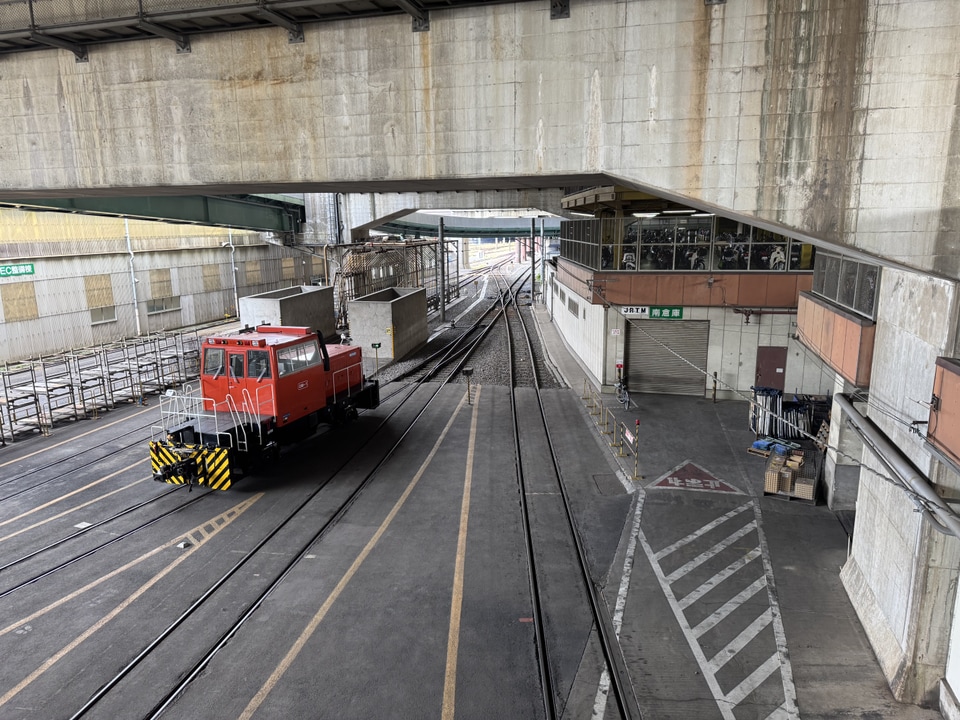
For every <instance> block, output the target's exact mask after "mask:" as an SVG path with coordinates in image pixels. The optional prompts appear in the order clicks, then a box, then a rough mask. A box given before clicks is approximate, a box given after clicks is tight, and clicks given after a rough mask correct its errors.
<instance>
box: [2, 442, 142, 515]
mask: <svg viewBox="0 0 960 720" xmlns="http://www.w3.org/2000/svg"><path fill="white" fill-rule="evenodd" d="M147 460H148V458H144V459H143V460H137V461H136V462H135V463H130V464H129V465H127V466H126V467H125V468H120V469H119V470H117V471H116V472H112V473H110V474H109V475H104V476H103V477H102V478H100V479H99V480H94V481H93V482H92V483H87V484H86V485H84V486H83V487H82V488H77V489H76V490H73V491H72V492H68V493H67V494H66V495H60V496H58V497H57V499H56V500H51V501H50V502H46V503H44V504H43V505H37V506H36V507H35V508H31V509H30V510H27V511H26V512H25V513H20V514H19V515H17V516H16V517H12V518H10V519H8V520H4V521H3V522H0V527H3V526H4V525H9V524H10V523H12V522H16V521H17V520H21V519H23V518H25V517H27V515H33V513H35V512H39V511H41V510H44V509H45V508H48V507H50V506H51V505H56V504H57V503H60V502H63V501H64V500H66V499H67V498H68V497H72V496H73V495H76V494H77V493H81V492H83V491H84V490H89V489H90V488H92V487H93V486H94V485H99V484H100V483H102V482H105V481H106V480H109V479H110V478H112V477H116V476H117V475H119V474H120V473H124V472H126V471H127V470H130V469H131V468H135V467H136V466H137V465H140V464H142V463H145V462H146V461H147ZM104 497H106V496H104Z"/></svg>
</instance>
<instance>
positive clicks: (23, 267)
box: [0, 263, 33, 278]
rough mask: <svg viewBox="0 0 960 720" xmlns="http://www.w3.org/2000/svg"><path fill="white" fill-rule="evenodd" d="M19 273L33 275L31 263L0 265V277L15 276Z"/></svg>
mask: <svg viewBox="0 0 960 720" xmlns="http://www.w3.org/2000/svg"><path fill="white" fill-rule="evenodd" d="M19 275H33V263H18V264H17V265H0V278H5V277H17V276H19Z"/></svg>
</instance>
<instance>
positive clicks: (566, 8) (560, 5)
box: [550, 0, 570, 20]
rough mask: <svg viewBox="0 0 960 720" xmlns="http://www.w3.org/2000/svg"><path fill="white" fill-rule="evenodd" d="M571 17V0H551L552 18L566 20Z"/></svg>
mask: <svg viewBox="0 0 960 720" xmlns="http://www.w3.org/2000/svg"><path fill="white" fill-rule="evenodd" d="M569 17H570V0H550V19H551V20H566V19H567V18H569Z"/></svg>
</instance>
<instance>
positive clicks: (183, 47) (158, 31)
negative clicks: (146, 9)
mask: <svg viewBox="0 0 960 720" xmlns="http://www.w3.org/2000/svg"><path fill="white" fill-rule="evenodd" d="M137 27H139V28H140V29H141V30H146V31H147V32H148V33H150V34H151V35H156V36H158V37H162V38H166V39H167V40H173V42H174V43H176V46H177V53H188V52H190V38H189V37H187V36H186V35H181V34H180V33H178V32H174V31H173V30H171V29H170V28H166V27H164V26H163V25H156V24H154V23H151V22H147V21H146V20H142V19H141V20H140V22H138V23H137Z"/></svg>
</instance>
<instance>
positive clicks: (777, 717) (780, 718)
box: [764, 704, 798, 720]
mask: <svg viewBox="0 0 960 720" xmlns="http://www.w3.org/2000/svg"><path fill="white" fill-rule="evenodd" d="M795 717H798V716H797V715H791V714H790V711H789V710H787V707H786V704H783V705H781V706H780V707H778V708H777V709H776V710H774V711H773V712H772V713H770V714H769V715H767V717H766V718H764V720H790V719H791V718H795Z"/></svg>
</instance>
